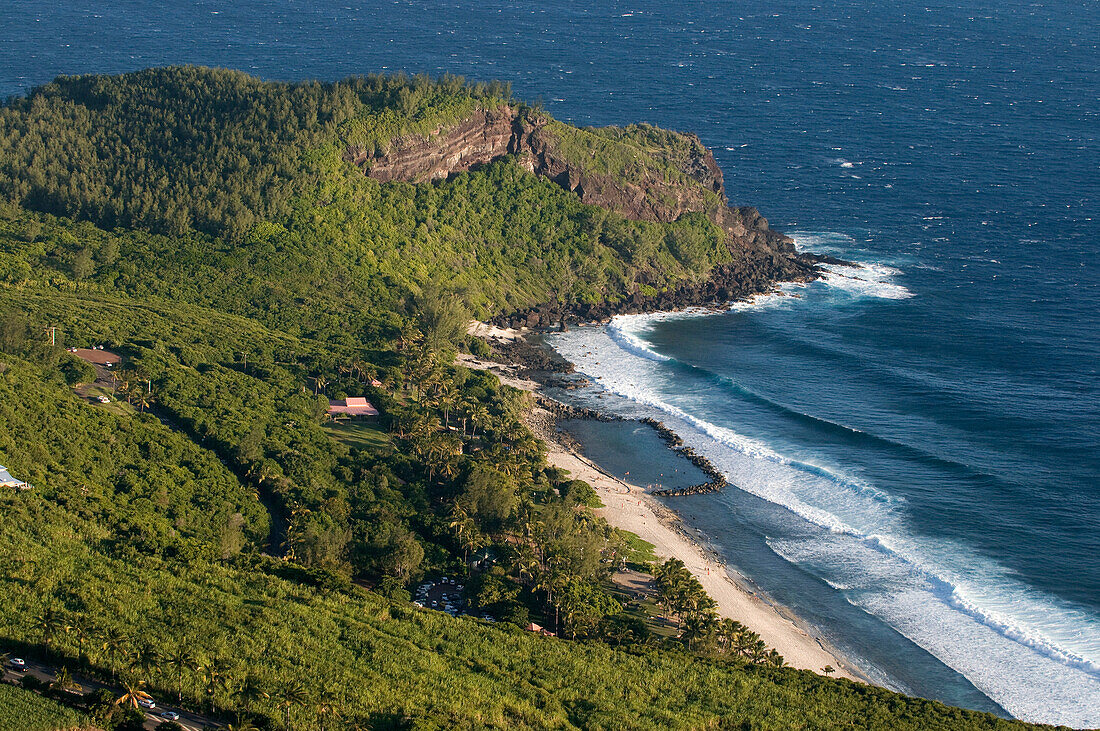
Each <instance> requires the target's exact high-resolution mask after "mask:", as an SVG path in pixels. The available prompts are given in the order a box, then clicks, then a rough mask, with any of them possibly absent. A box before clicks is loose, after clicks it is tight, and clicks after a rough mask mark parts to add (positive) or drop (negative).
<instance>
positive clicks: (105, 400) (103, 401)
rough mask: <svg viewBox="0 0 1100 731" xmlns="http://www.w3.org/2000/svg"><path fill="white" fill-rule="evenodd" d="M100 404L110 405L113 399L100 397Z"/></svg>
mask: <svg viewBox="0 0 1100 731" xmlns="http://www.w3.org/2000/svg"><path fill="white" fill-rule="evenodd" d="M99 403H101V404H109V403H111V397H110V396H100V397H99Z"/></svg>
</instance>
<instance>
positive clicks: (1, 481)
mask: <svg viewBox="0 0 1100 731" xmlns="http://www.w3.org/2000/svg"><path fill="white" fill-rule="evenodd" d="M0 487H10V488H13V489H16V490H30V489H31V487H32V485H31V484H30V483H29V482H23V481H22V480H17V479H15V478H14V477H12V476H11V473H10V472H8V468H7V467H4V466H3V465H0Z"/></svg>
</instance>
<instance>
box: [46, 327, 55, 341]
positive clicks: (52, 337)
mask: <svg viewBox="0 0 1100 731" xmlns="http://www.w3.org/2000/svg"><path fill="white" fill-rule="evenodd" d="M46 332H48V333H49V334H50V345H57V325H47V326H46Z"/></svg>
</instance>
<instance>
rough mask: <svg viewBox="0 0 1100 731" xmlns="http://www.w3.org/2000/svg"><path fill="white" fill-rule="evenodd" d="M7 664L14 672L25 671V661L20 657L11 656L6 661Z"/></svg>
mask: <svg viewBox="0 0 1100 731" xmlns="http://www.w3.org/2000/svg"><path fill="white" fill-rule="evenodd" d="M8 666H9V667H10V668H11V669H12V670H15V671H16V672H20V673H25V672H27V661H26V660H24V659H23V658H21V657H13V658H12V659H11V660H9V661H8Z"/></svg>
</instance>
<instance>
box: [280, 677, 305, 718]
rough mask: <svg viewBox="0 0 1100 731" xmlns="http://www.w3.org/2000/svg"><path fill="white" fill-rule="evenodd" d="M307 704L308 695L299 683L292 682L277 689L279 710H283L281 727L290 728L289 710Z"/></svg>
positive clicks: (296, 681)
mask: <svg viewBox="0 0 1100 731" xmlns="http://www.w3.org/2000/svg"><path fill="white" fill-rule="evenodd" d="M308 702H309V695H308V693H306V688H305V686H304V685H302V683H301V681H298V680H292V681H290V682H289V683H287V684H285V685H284V686H283V687H282V688H280V689H279V708H281V709H283V721H284V724H283V725H284V726H285V727H286V728H288V729H289V728H290V709H291V708H294V707H296V706H304V705H305V704H306V703H308Z"/></svg>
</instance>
